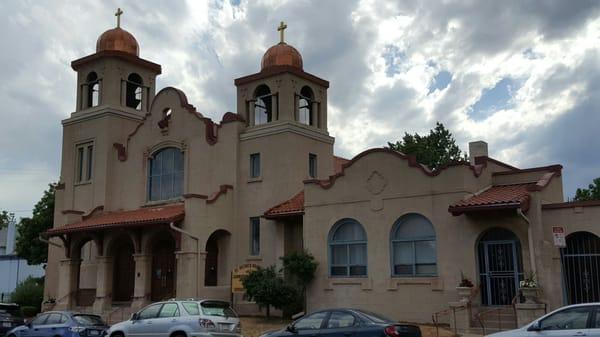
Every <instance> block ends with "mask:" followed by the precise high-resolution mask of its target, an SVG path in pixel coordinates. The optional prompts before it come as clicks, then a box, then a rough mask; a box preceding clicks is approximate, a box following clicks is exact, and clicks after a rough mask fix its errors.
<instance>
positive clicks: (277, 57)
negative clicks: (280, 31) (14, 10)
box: [260, 42, 302, 70]
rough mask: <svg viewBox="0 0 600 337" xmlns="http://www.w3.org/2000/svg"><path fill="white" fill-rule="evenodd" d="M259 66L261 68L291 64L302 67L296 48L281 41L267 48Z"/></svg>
mask: <svg viewBox="0 0 600 337" xmlns="http://www.w3.org/2000/svg"><path fill="white" fill-rule="evenodd" d="M260 66H261V69H262V70H265V69H267V68H269V67H272V66H292V67H296V68H300V69H302V55H300V53H299V52H298V50H296V48H294V47H292V46H290V45H289V44H287V43H285V42H281V43H278V44H276V45H274V46H273V47H271V48H269V49H268V50H267V52H266V53H265V55H263V58H262V61H261V63H260Z"/></svg>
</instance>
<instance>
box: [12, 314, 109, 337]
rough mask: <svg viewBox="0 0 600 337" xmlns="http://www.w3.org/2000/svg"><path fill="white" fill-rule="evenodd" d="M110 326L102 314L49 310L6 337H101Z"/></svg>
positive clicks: (13, 330)
mask: <svg viewBox="0 0 600 337" xmlns="http://www.w3.org/2000/svg"><path fill="white" fill-rule="evenodd" d="M107 328H108V326H106V323H104V322H103V321H102V318H100V316H96V315H90V314H78V313H72V312H68V311H48V312H44V313H41V314H39V315H37V316H36V317H35V318H34V319H32V320H31V322H29V323H27V324H25V325H21V326H19V327H16V328H14V329H12V330H10V331H8V332H7V333H6V337H55V336H61V337H83V336H85V337H96V336H98V337H101V336H102V335H103V334H104V331H106V329H107Z"/></svg>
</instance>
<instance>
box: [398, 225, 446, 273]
mask: <svg viewBox="0 0 600 337" xmlns="http://www.w3.org/2000/svg"><path fill="white" fill-rule="evenodd" d="M391 249H392V275H394V276H428V275H435V274H436V273H437V252H436V242H435V229H434V228H433V225H432V224H431V222H430V221H429V220H428V219H427V218H426V217H424V216H422V215H420V214H415V213H411V214H406V215H403V216H402V217H400V219H398V220H397V221H396V222H395V223H394V226H393V228H392V235H391Z"/></svg>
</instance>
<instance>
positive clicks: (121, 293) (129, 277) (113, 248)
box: [107, 234, 135, 303]
mask: <svg viewBox="0 0 600 337" xmlns="http://www.w3.org/2000/svg"><path fill="white" fill-rule="evenodd" d="M107 252H108V255H109V256H112V257H113V286H112V301H113V303H115V302H130V301H131V300H132V299H133V289H134V286H135V261H134V258H133V254H134V253H135V246H134V243H133V240H132V238H131V237H130V236H129V235H127V234H123V235H121V236H119V237H117V238H115V239H113V240H112V241H111V245H110V246H109V247H108V250H107Z"/></svg>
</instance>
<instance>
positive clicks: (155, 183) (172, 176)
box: [148, 147, 183, 201]
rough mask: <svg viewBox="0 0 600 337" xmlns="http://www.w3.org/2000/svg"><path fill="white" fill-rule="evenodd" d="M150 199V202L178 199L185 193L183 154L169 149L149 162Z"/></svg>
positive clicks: (159, 153)
mask: <svg viewBox="0 0 600 337" xmlns="http://www.w3.org/2000/svg"><path fill="white" fill-rule="evenodd" d="M148 167H149V172H148V199H149V200H150V201H156V200H168V199H173V198H177V197H179V196H181V195H182V193H183V153H182V152H181V150H180V149H177V148H174V147H167V148H164V149H162V150H160V151H158V152H155V153H154V155H153V156H152V157H151V158H150V160H149V165H148Z"/></svg>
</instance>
